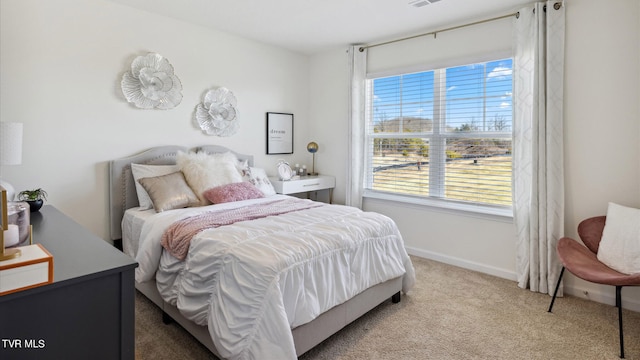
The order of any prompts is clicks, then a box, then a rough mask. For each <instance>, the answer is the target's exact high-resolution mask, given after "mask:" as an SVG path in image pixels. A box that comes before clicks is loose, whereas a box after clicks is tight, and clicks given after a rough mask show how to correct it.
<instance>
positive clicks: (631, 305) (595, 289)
mask: <svg viewBox="0 0 640 360" xmlns="http://www.w3.org/2000/svg"><path fill="white" fill-rule="evenodd" d="M407 253H409V255H414V256H418V257H421V258H425V259H429V260H435V261H438V262H441V263H445V264H449V265H453V266H457V267H460V268H463V269H468V270H473V271H478V272H481V273H484V274H489V275H493V276H496V277H499V278H503V279H507V280H513V281H516V279H517V276H516V273H515V272H514V271H511V270H507V269H501V268H498V267H494V266H489V265H486V264H481V263H477V262H474V261H469V260H465V259H461V258H457V257H453V256H449V255H443V254H439V253H435V252H431V251H427V250H423V249H417V248H412V247H407ZM567 276H572V275H571V274H569V273H568V272H565V277H567ZM589 285H592V286H589ZM554 286H555V285H554ZM607 288H609V289H610V290H611V291H606V290H605V289H607ZM564 293H565V294H567V295H571V296H575V297H579V298H582V299H587V300H591V301H595V302H599V303H602V304H608V305H615V302H616V293H615V288H614V287H612V286H604V285H595V284H590V283H587V284H586V285H583V284H580V283H576V284H567V282H566V281H565V282H564ZM622 307H623V308H624V309H629V310H632V311H637V312H640V299H634V298H632V297H631V296H625V288H623V289H622Z"/></svg>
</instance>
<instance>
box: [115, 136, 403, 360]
mask: <svg viewBox="0 0 640 360" xmlns="http://www.w3.org/2000/svg"><path fill="white" fill-rule="evenodd" d="M178 151H183V152H188V151H205V152H207V153H209V154H213V153H224V152H227V151H231V152H232V153H234V154H235V155H236V156H237V157H238V159H239V160H247V161H248V163H249V165H251V166H253V156H251V155H244V154H239V153H237V152H235V151H233V150H230V149H228V148H226V147H223V146H218V145H204V146H199V147H195V148H192V149H189V148H186V147H183V146H160V147H154V148H151V149H148V150H146V151H143V152H141V153H139V154H136V155H133V156H129V157H126V158H122V159H116V160H112V161H110V163H109V187H110V194H109V207H110V210H109V215H110V229H111V240H113V241H114V244H118V243H121V241H122V225H121V223H122V218H123V217H124V212H125V210H127V209H129V208H132V207H136V206H138V197H137V195H136V189H135V183H134V180H133V175H132V173H131V164H132V163H136V164H147V165H170V164H175V163H176V155H177V153H178ZM136 289H137V290H138V291H140V292H141V293H142V294H143V295H145V296H146V297H147V298H149V299H150V300H151V301H152V302H153V303H154V304H156V305H157V306H158V307H159V308H160V309H161V310H162V312H163V321H164V322H165V323H168V322H170V321H171V320H173V321H175V322H177V323H178V324H180V325H181V326H182V327H183V328H184V329H185V330H187V331H188V332H189V333H190V334H191V335H193V337H195V338H196V339H197V340H198V341H199V342H201V343H202V344H203V345H204V346H206V347H207V348H208V349H209V350H210V351H211V352H212V353H213V354H214V355H216V356H217V357H219V358H220V355H219V353H218V351H217V349H216V348H215V346H214V344H213V340H211V335H210V334H209V331H208V329H207V327H206V326H200V325H198V324H196V323H194V322H192V321H190V320H188V319H187V318H185V317H184V316H182V314H180V311H179V310H178V309H177V308H176V307H175V306H173V305H171V304H169V303H167V302H165V301H164V300H163V299H162V297H161V296H160V293H159V292H158V289H157V287H156V283H155V280H151V281H147V282H144V283H138V282H136ZM401 289H402V277H397V278H395V279H391V280H388V281H386V282H384V283H382V284H378V285H376V286H373V287H371V288H369V289H367V290H365V291H363V292H362V293H360V294H358V295H356V296H355V297H353V298H352V299H350V300H349V301H347V302H345V303H343V304H340V305H338V306H335V307H334V308H332V309H330V310H329V311H327V312H325V313H323V314H321V315H320V316H318V317H317V318H316V319H315V320H313V321H311V322H309V323H307V324H304V325H301V326H298V327H296V328H295V329H292V330H291V332H292V334H293V340H294V344H295V348H296V354H297V355H298V356H300V355H302V354H304V353H305V352H307V351H309V350H310V349H311V348H313V347H314V346H316V345H318V344H319V343H321V342H322V341H324V340H325V339H327V338H328V337H329V336H331V335H333V334H335V333H336V332H338V331H339V330H340V329H342V328H343V327H345V326H346V325H348V324H349V323H351V322H352V321H354V320H356V319H357V318H359V317H360V316H362V315H364V314H365V313H367V312H368V311H369V310H371V309H373V308H375V307H376V306H378V305H379V304H380V303H382V302H384V301H385V300H387V299H389V298H391V300H392V301H393V302H394V303H397V302H399V301H400V290H401Z"/></svg>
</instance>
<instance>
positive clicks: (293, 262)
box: [109, 145, 415, 359]
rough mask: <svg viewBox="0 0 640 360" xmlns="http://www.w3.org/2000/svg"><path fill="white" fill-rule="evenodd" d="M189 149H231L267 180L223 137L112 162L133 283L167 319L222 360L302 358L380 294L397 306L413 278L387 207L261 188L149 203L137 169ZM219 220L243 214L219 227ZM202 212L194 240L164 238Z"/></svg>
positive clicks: (115, 221) (216, 152)
mask: <svg viewBox="0 0 640 360" xmlns="http://www.w3.org/2000/svg"><path fill="white" fill-rule="evenodd" d="M185 154H200V155H202V154H206V155H209V156H211V157H213V156H221V155H229V154H231V155H233V158H234V159H235V160H236V161H237V163H238V164H239V165H238V167H237V168H238V171H239V172H242V170H241V169H242V168H243V167H244V168H246V169H252V171H254V172H256V173H261V174H262V175H263V176H266V174H264V170H262V169H260V168H256V167H254V164H253V157H252V156H251V155H245V154H240V153H237V152H235V151H232V150H230V149H228V148H225V147H222V146H216V145H205V146H200V147H196V148H192V149H189V148H186V147H182V146H161V147H155V148H151V149H148V150H146V151H143V152H141V153H138V154H136V155H133V156H129V157H126V158H121V159H116V160H112V161H110V163H109V171H110V183H109V186H110V195H109V202H110V204H109V205H110V233H111V239H112V240H113V241H114V243H116V244H117V243H121V244H122V248H123V250H124V251H125V252H126V253H127V254H129V255H131V256H132V257H134V258H135V259H136V260H137V261H138V263H139V267H138V269H136V289H137V290H138V291H140V292H141V293H142V294H143V295H145V296H146V297H147V298H149V299H150V300H151V301H152V302H153V303H154V304H156V305H157V306H158V307H159V308H160V309H162V311H163V320H164V321H165V322H168V321H171V320H173V321H176V322H177V323H178V324H180V325H181V326H182V327H183V328H184V329H186V330H187V331H188V332H189V333H190V334H192V335H193V336H194V337H195V338H196V339H197V340H198V341H200V342H201V343H202V344H203V345H204V346H206V347H207V348H208V349H209V350H210V351H211V352H212V353H213V354H215V355H216V356H218V357H219V358H225V359H226V358H228V359H259V358H262V359H264V358H272V357H275V358H278V359H293V358H296V357H297V356H300V355H301V354H303V353H305V352H307V351H308V350H310V349H311V348H313V347H314V346H316V345H317V344H319V343H320V342H322V341H323V340H325V339H326V338H328V337H329V336H331V335H332V334H334V333H336V332H337V331H339V330H340V329H342V328H343V327H344V326H346V325H347V324H349V323H350V322H352V321H354V320H356V319H357V318H359V317H360V316H362V315H363V314H365V313H366V312H368V311H369V310H371V309H373V308H374V307H376V306H377V305H379V304H380V303H382V302H383V301H386V300H388V299H391V300H392V301H393V302H399V301H400V298H401V292H405V293H406V292H407V291H409V290H410V289H411V287H412V286H413V283H414V282H415V274H414V270H413V266H412V264H411V260H410V258H409V257H408V255H407V253H406V251H405V249H404V245H403V242H402V238H401V236H400V233H399V231H398V230H397V227H396V226H395V224H394V223H393V222H392V221H391V220H390V219H388V218H386V217H384V216H382V215H379V214H375V213H367V212H363V211H360V210H358V209H355V208H351V207H348V206H342V205H329V204H320V203H316V202H312V201H310V200H301V199H297V198H293V197H291V196H286V195H278V194H273V193H269V192H268V191H266V190H265V188H264V187H259V186H258V188H259V189H261V190H263V191H262V193H263V194H266V195H268V196H264V197H257V196H256V198H247V199H245V198H243V199H240V200H238V201H232V200H229V201H227V202H224V203H216V204H214V205H209V204H208V203H207V202H206V200H204V199H203V198H202V197H201V196H200V195H202V193H199V192H198V191H194V193H195V194H197V197H199V200H202V201H204V203H200V204H198V205H199V206H189V207H186V208H180V209H171V210H167V211H160V212H156V211H155V210H154V208H151V209H147V210H144V209H143V208H142V207H141V203H146V202H147V200H143V199H142V198H140V197H139V195H138V190H139V189H136V185H138V187H139V186H140V184H141V183H144V184H145V186H146V185H148V183H146V182H144V181H145V180H141V181H138V182H136V181H135V180H134V176H133V172H132V166H135V167H136V169H138V168H139V167H140V166H146V167H149V168H154V169H155V167H158V168H160V167H169V166H177V165H176V163H177V162H179V161H181V160H180V159H182V158H181V156H182V157H184V156H185ZM132 164H134V165H132ZM182 164H183V165H182V166H183V171H184V174H187V172H186V170H185V168H184V166H185V165H184V162H182ZM173 169H174V170H175V167H174V168H173ZM136 171H140V170H136ZM167 171H168V170H167ZM260 171H262V172H260ZM174 175H175V174H174V173H172V174H171V175H166V176H174ZM245 175H246V174H245ZM139 176H140V175H138V180H140V178H139ZM166 176H162V177H160V176H158V177H151V176H149V178H151V179H153V180H156V179H160V178H161V179H165V178H166ZM236 180H237V179H236ZM255 180H256V178H255V177H254V178H250V181H251V182H252V183H253V184H256V182H255ZM258 180H260V179H259V178H258ZM263 180H264V179H263ZM247 181H248V178H246V177H245V178H243V179H242V182H243V183H244V182H247ZM267 182H268V181H267ZM154 184H156V183H154ZM172 184H173V183H172ZM236 185H239V184H236ZM263 185H265V184H263ZM266 185H267V186H270V184H266ZM172 186H175V185H172ZM191 187H192V188H193V189H194V190H195V189H196V187H197V186H191ZM224 187H227V186H226V185H225V186H220V187H216V189H219V188H224ZM252 188H253V187H252ZM145 189H149V191H150V192H149V193H150V194H153V193H152V191H153V188H149V187H146V188H145ZM198 190H201V189H198ZM210 193H211V191H210ZM219 193H220V192H218V194H219ZM207 196H208V195H207ZM153 200H158V198H155V199H153ZM156 202H159V201H156ZM209 203H210V202H209ZM147 205H148V204H147ZM155 205H156V204H155V203H154V204H153V206H155ZM191 205H194V203H193V199H191ZM274 209H275V210H274ZM249 212H253V213H256V214H259V215H251V216H249V215H248V214H249ZM234 214H235V215H234ZM218 216H224V217H226V218H229V217H234V216H235V218H233V219H231V221H229V219H225V221H227V222H226V223H224V224H218V222H220V221H221V220H219V219H218V218H217V217H218ZM214 218H216V219H214ZM195 219H199V220H198V221H196V220H195ZM249 219H251V220H249ZM205 220H206V221H213V223H208V224H209V225H208V228H207V229H206V230H203V229H202V228H199V229H198V231H195V232H192V233H191V234H197V235H196V236H193V237H191V236H184V235H183V236H176V238H178V239H181V240H186V242H185V241H182V242H179V241H177V240H175V239H171V240H167V239H165V237H166V236H167V234H169V233H173V232H172V231H173V230H174V229H176V228H178V229H183V228H185V227H188V226H190V225H193V224H194V223H200V222H205ZM212 224H217V225H215V226H212ZM176 225H180V226H176ZM223 225H224V226H223ZM169 230H172V231H169ZM191 230H192V231H193V229H191ZM187 234H189V233H188V232H187ZM363 234H364V235H363ZM241 236H242V238H240V237H241ZM187 238H188V239H187ZM345 241H350V242H349V243H347V242H345ZM161 244H164V247H163V246H161ZM171 244H178V245H176V246H173V247H172V246H171ZM345 244H347V245H345ZM231 249H233V251H237V253H232V252H231V251H232V250H231ZM181 257H184V258H181ZM271 259H276V260H275V261H274V262H272V261H271ZM363 270H364V271H363Z"/></svg>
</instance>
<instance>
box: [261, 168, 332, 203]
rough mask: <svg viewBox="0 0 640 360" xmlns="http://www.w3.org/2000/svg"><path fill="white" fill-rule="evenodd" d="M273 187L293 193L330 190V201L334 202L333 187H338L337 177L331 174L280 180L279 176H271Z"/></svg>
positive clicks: (286, 193)
mask: <svg viewBox="0 0 640 360" xmlns="http://www.w3.org/2000/svg"><path fill="white" fill-rule="evenodd" d="M269 181H271V184H273V188H274V189H276V192H277V193H278V194H285V195H292V194H300V193H307V196H308V195H309V193H310V192H312V191H321V190H328V191H329V201H328V202H329V203H330V204H331V203H332V202H333V188H335V187H336V178H335V177H333V176H329V175H317V176H303V177H301V178H300V179H299V180H286V181H284V180H279V179H278V178H269Z"/></svg>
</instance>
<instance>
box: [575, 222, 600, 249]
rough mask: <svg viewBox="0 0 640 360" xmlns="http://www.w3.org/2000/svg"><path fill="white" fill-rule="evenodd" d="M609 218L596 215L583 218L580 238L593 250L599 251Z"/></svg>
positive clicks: (579, 233) (579, 227) (579, 232)
mask: <svg viewBox="0 0 640 360" xmlns="http://www.w3.org/2000/svg"><path fill="white" fill-rule="evenodd" d="M606 220H607V217H606V216H596V217H592V218H588V219H585V220H582V221H581V222H580V224H579V225H578V235H580V240H582V242H583V243H584V244H585V245H586V246H587V247H588V248H589V250H591V252H593V253H594V254H597V253H598V247H600V240H601V239H602V231H603V230H604V224H605V222H606Z"/></svg>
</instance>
